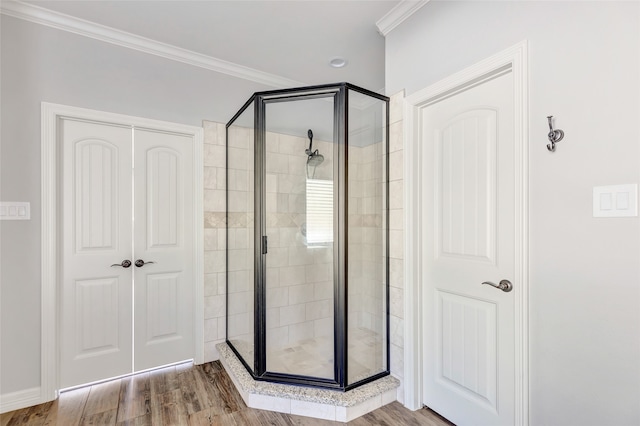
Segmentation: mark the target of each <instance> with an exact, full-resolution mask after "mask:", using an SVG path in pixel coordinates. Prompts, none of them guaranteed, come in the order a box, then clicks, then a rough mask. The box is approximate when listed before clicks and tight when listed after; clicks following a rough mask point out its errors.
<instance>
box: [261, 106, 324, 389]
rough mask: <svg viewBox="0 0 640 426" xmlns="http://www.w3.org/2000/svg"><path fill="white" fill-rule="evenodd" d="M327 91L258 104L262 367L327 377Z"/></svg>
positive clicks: (298, 374) (274, 371) (275, 370)
mask: <svg viewBox="0 0 640 426" xmlns="http://www.w3.org/2000/svg"><path fill="white" fill-rule="evenodd" d="M333 117H334V107H333V95H329V96H328V97H324V98H317V97H315V98H304V97H303V98H300V97H298V98H292V99H288V100H286V101H283V100H278V101H277V102H267V103H266V105H265V126H266V135H265V173H266V176H265V179H266V181H265V203H264V204H265V221H266V224H265V226H266V237H267V244H268V250H267V253H266V255H265V273H266V278H265V287H266V327H265V328H266V333H265V334H266V371H267V372H268V373H276V374H287V375H296V376H308V377H314V378H320V379H327V380H334V377H335V366H334V281H333V260H334V256H333V236H334V227H333V216H334V209H333V175H334V171H333V167H334V162H333V157H334V143H333V137H334V125H333Z"/></svg>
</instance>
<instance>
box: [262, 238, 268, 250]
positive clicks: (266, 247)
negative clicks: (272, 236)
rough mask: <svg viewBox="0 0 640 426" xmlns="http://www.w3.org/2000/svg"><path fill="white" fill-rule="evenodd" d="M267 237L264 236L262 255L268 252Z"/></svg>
mask: <svg viewBox="0 0 640 426" xmlns="http://www.w3.org/2000/svg"><path fill="white" fill-rule="evenodd" d="M267 244H268V243H267V236H266V235H263V236H262V254H267V251H269V250H268V246H267Z"/></svg>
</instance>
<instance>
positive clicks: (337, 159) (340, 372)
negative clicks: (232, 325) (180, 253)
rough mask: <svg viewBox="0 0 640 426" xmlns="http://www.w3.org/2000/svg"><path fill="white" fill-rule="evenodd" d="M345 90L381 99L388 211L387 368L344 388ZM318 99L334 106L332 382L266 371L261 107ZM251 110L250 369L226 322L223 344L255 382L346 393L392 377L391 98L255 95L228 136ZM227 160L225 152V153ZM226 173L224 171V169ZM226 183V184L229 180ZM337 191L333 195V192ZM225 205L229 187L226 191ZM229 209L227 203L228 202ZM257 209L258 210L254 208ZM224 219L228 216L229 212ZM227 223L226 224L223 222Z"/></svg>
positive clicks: (333, 87)
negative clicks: (252, 292) (390, 287)
mask: <svg viewBox="0 0 640 426" xmlns="http://www.w3.org/2000/svg"><path fill="white" fill-rule="evenodd" d="M349 90H353V91H356V92H359V93H361V94H364V95H367V96H370V97H372V98H375V99H378V100H381V101H384V102H385V103H386V108H385V121H384V128H383V130H384V135H385V136H384V144H385V150H384V152H385V154H386V161H385V162H384V167H385V180H384V185H385V192H386V197H385V200H386V201H385V205H384V206H383V208H384V209H385V211H386V212H387V214H386V223H384V228H383V229H384V232H385V235H386V239H385V241H386V244H385V247H384V250H385V254H386V256H385V261H386V267H385V271H386V275H385V277H384V291H385V295H384V298H385V308H386V312H384V316H385V334H386V335H385V346H386V347H385V356H386V365H385V367H386V368H385V370H384V371H381V372H380V373H377V374H374V375H372V376H370V377H367V378H365V379H363V380H360V381H357V382H355V383H351V384H347V383H346V382H347V377H348V375H347V369H348V340H347V339H348V318H347V312H348V310H347V309H348V297H347V296H348V280H347V277H348V268H347V265H348V262H347V256H348V252H347V243H348V240H347V225H348V221H347V212H348V207H349V206H348V197H347V195H348V193H347V190H348V183H347V180H348V155H349V144H348V138H349V136H348V129H347V124H348V118H349V117H348V114H349V109H348V105H349ZM318 98H333V102H334V122H333V134H334V148H333V149H334V161H333V167H334V173H333V176H334V182H336V183H337V184H336V185H334V242H333V262H334V268H333V288H334V291H333V294H334V300H333V302H334V333H333V344H334V378H333V379H326V378H320V377H313V376H303V375H295V374H285V373H276V372H269V371H267V369H266V361H267V359H266V356H267V354H266V332H267V331H266V308H267V306H266V254H267V247H266V246H267V241H266V237H267V235H266V230H267V227H266V208H265V203H264V201H265V195H266V184H265V181H266V179H265V176H266V133H267V132H266V117H265V108H266V105H267V104H269V103H275V102H288V101H294V100H307V99H318ZM252 102H253V103H254V104H253V108H254V171H255V175H254V179H255V181H254V214H255V219H254V250H255V255H254V286H255V287H254V359H253V360H252V361H253V368H251V367H250V366H249V364H248V362H249V360H245V359H244V358H243V357H242V355H241V354H240V353H239V351H238V350H237V349H236V348H235V347H234V346H233V344H232V343H231V342H230V341H229V339H228V330H229V326H228V321H227V324H226V331H227V333H226V342H227V344H228V345H229V347H230V348H231V349H232V351H233V352H234V353H235V354H236V356H237V357H238V359H239V360H240V361H241V362H242V364H243V365H244V366H245V368H246V369H247V371H248V372H249V373H250V374H251V375H252V377H253V378H254V379H255V380H261V381H268V382H274V383H284V384H294V385H302V386H311V387H320V388H327V389H335V390H342V391H347V390H349V389H353V388H355V387H358V386H361V385H364V384H366V383H369V382H372V381H374V380H377V379H379V378H381V377H384V376H387V375H389V374H390V371H389V368H390V353H389V352H390V351H389V350H390V342H389V214H388V212H389V159H388V154H389V98H388V97H386V96H383V95H379V94H377V93H375V92H371V91H369V90H366V89H363V88H361V87H358V86H354V85H352V84H349V83H338V84H326V85H318V86H308V87H300V88H292V89H283V90H272V91H265V92H257V93H255V94H254V95H253V96H252V97H251V98H250V99H249V100H248V101H247V102H246V103H245V104H244V105H243V107H242V108H241V109H240V110H239V111H238V112H237V113H236V114H235V115H234V117H233V118H232V119H231V120H230V121H229V123H227V125H226V129H227V138H228V135H229V132H228V131H229V127H230V126H231V125H232V124H233V123H234V121H235V120H236V119H237V118H238V117H239V116H240V115H241V114H242V113H243V112H244V111H245V110H246V109H247V108H248V107H249V106H250V105H251V103H252ZM227 161H228V154H227ZM227 173H228V171H227ZM227 182H228V180H227ZM336 188H337V191H336V190H335V189H336ZM227 202H228V189H227ZM227 205H228V204H227ZM258 209H259V210H258ZM227 215H228V213H227ZM227 224H228V220H227ZM228 250H229V248H228V239H227V265H228ZM226 285H227V292H226V294H227V298H226V304H227V310H226V312H227V313H228V303H229V302H228V294H229V274H227V283H226Z"/></svg>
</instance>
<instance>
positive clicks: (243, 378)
mask: <svg viewBox="0 0 640 426" xmlns="http://www.w3.org/2000/svg"><path fill="white" fill-rule="evenodd" d="M216 348H217V349H218V353H219V354H220V362H221V364H222V366H223V367H224V369H225V370H226V371H227V374H228V375H229V377H231V380H232V381H233V384H234V385H235V387H236V389H237V390H238V392H239V393H240V395H241V396H242V399H243V400H244V402H245V404H247V406H248V407H250V408H256V409H260V410H269V411H276V412H279V413H287V414H295V415H299V416H306V417H313V418H317V419H324V420H334V421H338V422H349V421H351V420H353V419H355V418H358V417H360V416H362V415H364V414H367V413H369V412H371V411H373V410H376V409H378V408H380V407H382V406H383V405H387V404H389V403H391V402H393V401H395V400H396V394H397V388H398V387H399V386H400V381H399V380H398V379H396V378H395V377H393V376H386V377H383V378H381V379H378V380H375V381H373V382H371V383H367V384H366V385H362V386H360V387H357V388H355V389H352V390H350V391H347V392H342V391H335V390H329V389H314V388H310V387H305V386H295V385H285V384H280V383H269V382H262V381H257V380H254V379H253V377H251V375H250V374H249V373H248V372H247V370H246V369H245V367H244V365H242V363H241V362H240V360H239V359H238V358H237V356H236V354H235V353H234V352H233V351H232V350H231V348H229V345H227V343H226V342H223V343H219V344H217V345H216Z"/></svg>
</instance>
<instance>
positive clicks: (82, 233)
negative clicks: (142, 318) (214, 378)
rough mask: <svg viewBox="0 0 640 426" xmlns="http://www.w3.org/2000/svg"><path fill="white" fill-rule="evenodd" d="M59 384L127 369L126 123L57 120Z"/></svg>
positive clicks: (128, 200) (129, 272)
mask: <svg viewBox="0 0 640 426" xmlns="http://www.w3.org/2000/svg"><path fill="white" fill-rule="evenodd" d="M60 128H61V130H62V134H61V141H62V144H63V158H62V163H63V167H62V168H63V177H62V179H63V182H62V198H63V214H62V221H61V224H62V229H61V231H62V232H61V233H62V239H61V241H62V245H63V247H62V251H63V261H62V284H61V291H60V298H61V300H60V304H61V310H60V313H61V314H60V325H61V327H60V329H61V336H60V338H61V347H60V358H61V362H60V368H61V371H60V385H61V387H62V388H66V387H69V386H74V385H79V384H83V383H88V382H92V381H96V380H100V379H104V378H106V377H113V376H118V375H122V374H127V373H130V372H131V306H132V305H131V291H132V287H131V277H132V269H133V268H131V267H129V268H124V267H121V266H113V267H112V266H111V265H112V264H120V263H121V262H122V261H123V260H128V259H130V258H131V166H132V164H131V129H130V128H127V127H119V126H115V125H108V124H97V123H88V122H83V121H74V120H68V119H65V120H61V123H60Z"/></svg>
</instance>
